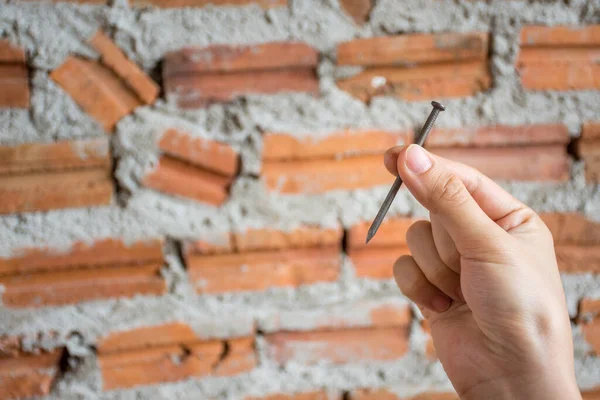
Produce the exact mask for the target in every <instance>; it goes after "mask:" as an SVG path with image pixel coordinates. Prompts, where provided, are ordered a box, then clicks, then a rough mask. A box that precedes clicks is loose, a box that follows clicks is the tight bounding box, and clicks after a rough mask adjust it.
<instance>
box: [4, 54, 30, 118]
mask: <svg viewBox="0 0 600 400" xmlns="http://www.w3.org/2000/svg"><path fill="white" fill-rule="evenodd" d="M1 50H2V49H0V51H1ZM1 56H2V54H1V53H0V57H1ZM29 101H30V98H29V72H28V70H27V67H26V66H25V65H19V64H15V65H10V64H7V65H4V64H0V108H28V107H29Z"/></svg>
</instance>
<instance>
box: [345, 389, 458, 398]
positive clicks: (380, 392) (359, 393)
mask: <svg viewBox="0 0 600 400" xmlns="http://www.w3.org/2000/svg"><path fill="white" fill-rule="evenodd" d="M350 400H459V397H458V395H456V394H455V393H444V392H426V393H420V394H418V395H416V396H410V397H404V396H398V395H397V394H395V393H393V392H390V391H388V390H386V389H358V390H354V391H352V393H351V394H350Z"/></svg>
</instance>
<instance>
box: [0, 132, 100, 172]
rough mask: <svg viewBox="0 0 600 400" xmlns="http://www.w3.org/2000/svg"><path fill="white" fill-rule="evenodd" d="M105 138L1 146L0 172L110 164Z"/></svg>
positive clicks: (57, 169) (82, 167) (65, 168)
mask: <svg viewBox="0 0 600 400" xmlns="http://www.w3.org/2000/svg"><path fill="white" fill-rule="evenodd" d="M110 164H111V160H110V154H109V143H108V140H107V139H106V138H98V139H88V140H72V141H62V142H57V143H28V144H23V145H20V146H0V175H5V174H19V173H28V172H40V171H59V170H69V169H84V168H102V169H107V168H110Z"/></svg>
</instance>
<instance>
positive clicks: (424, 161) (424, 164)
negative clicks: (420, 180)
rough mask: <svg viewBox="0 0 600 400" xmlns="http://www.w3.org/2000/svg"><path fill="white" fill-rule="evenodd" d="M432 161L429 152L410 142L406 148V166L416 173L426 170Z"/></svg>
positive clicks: (419, 173)
mask: <svg viewBox="0 0 600 400" xmlns="http://www.w3.org/2000/svg"><path fill="white" fill-rule="evenodd" d="M432 165H433V163H432V162H431V158H430V157H429V154H427V152H426V151H425V150H424V149H423V148H422V147H421V146H417V145H415V144H411V145H410V146H408V149H406V166H407V167H408V169H410V170H411V171H412V172H414V173H415V174H417V175H421V174H422V173H424V172H426V171H427V170H428V169H429V168H431V166H432Z"/></svg>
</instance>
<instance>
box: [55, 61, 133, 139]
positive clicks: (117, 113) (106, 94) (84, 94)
mask: <svg viewBox="0 0 600 400" xmlns="http://www.w3.org/2000/svg"><path fill="white" fill-rule="evenodd" d="M50 76H51V78H52V79H53V80H54V81H56V82H57V83H58V84H59V85H60V86H62V88H63V89H64V90H65V91H67V92H68V93H69V94H70V95H71V96H72V97H73V99H74V100H75V102H77V104H79V106H80V107H81V108H82V109H83V110H84V111H85V112H87V113H88V114H90V115H91V116H92V117H93V118H94V119H95V120H96V121H98V122H99V123H100V124H101V125H102V126H103V127H104V129H105V130H106V131H107V132H112V130H113V129H114V126H115V124H116V123H117V122H118V121H119V120H120V119H121V118H123V117H124V116H125V115H127V114H129V113H130V112H131V111H133V109H134V108H135V107H137V106H139V105H141V104H142V103H141V102H140V101H139V99H138V98H137V96H136V95H134V94H133V93H131V92H129V90H128V89H127V88H126V87H125V86H124V85H123V84H122V83H121V81H120V79H119V78H118V77H117V76H116V75H115V74H114V73H113V72H112V71H111V70H110V69H108V68H106V67H104V66H102V65H100V64H97V63H95V62H92V61H87V60H83V59H80V58H76V57H68V58H67V61H65V63H64V64H62V65H61V66H60V67H58V68H57V69H55V70H54V71H52V73H51V74H50Z"/></svg>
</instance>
